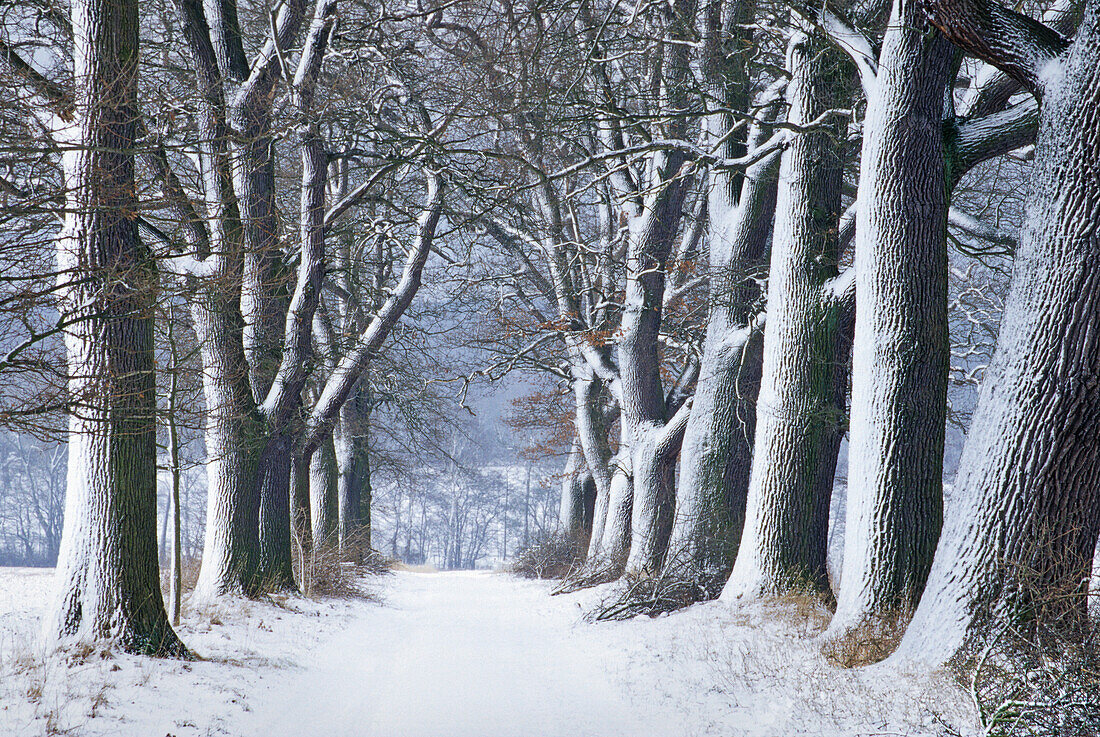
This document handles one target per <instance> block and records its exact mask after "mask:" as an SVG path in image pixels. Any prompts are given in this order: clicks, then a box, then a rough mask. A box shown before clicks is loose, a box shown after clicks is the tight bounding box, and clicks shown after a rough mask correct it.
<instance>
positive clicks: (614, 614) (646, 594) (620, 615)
mask: <svg viewBox="0 0 1100 737" xmlns="http://www.w3.org/2000/svg"><path fill="white" fill-rule="evenodd" d="M622 581H623V583H624V584H625V585H624V587H623V588H621V589H619V590H618V591H617V593H616V595H615V596H613V597H611V598H610V599H608V600H607V601H604V602H603V603H602V604H600V605H599V606H598V607H597V608H596V609H595V610H594V611H592V612H591V613H590V614H589V615H588V618H589V619H590V620H593V621H598V622H602V621H607V620H623V619H633V618H634V617H637V616H640V615H643V614H644V615H646V616H649V617H656V616H658V615H661V614H666V613H669V612H675V611H678V610H680V609H683V608H685V607H689V606H691V605H692V604H695V603H696V602H699V601H704V600H705V599H707V598H709V597H708V596H707V592H706V591H705V589H704V588H703V587H702V586H701V584H700V583H699V582H698V581H695V580H691V579H688V578H681V577H678V576H665V575H660V574H658V575H652V574H649V573H644V572H639V571H627V572H626V573H624V574H623V577H622Z"/></svg>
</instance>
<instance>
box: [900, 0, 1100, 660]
mask: <svg viewBox="0 0 1100 737" xmlns="http://www.w3.org/2000/svg"><path fill="white" fill-rule="evenodd" d="M924 6H925V9H926V10H927V12H928V13H929V15H930V17H931V18H932V21H933V22H934V23H935V24H936V25H937V26H938V27H939V28H941V29H942V30H943V32H944V33H945V34H947V35H948V37H949V38H951V40H952V41H954V42H955V43H957V44H959V45H960V46H962V47H963V48H964V49H965V50H966V51H968V52H970V53H973V54H975V55H977V56H979V57H981V58H983V59H984V60H986V61H988V62H990V63H992V64H995V65H997V66H998V67H999V68H1001V69H1002V70H1003V71H1005V72H1006V73H1008V74H1010V75H1011V76H1013V77H1014V78H1015V79H1016V80H1017V81H1019V82H1020V83H1021V84H1022V85H1024V86H1025V87H1026V88H1028V89H1029V90H1031V91H1033V92H1035V93H1036V94H1037V95H1041V96H1042V98H1043V101H1042V111H1041V117H1040V128H1039V134H1038V139H1037V143H1036V163H1035V173H1034V178H1033V181H1032V185H1031V192H1030V194H1029V196H1028V205H1027V213H1026V216H1025V218H1024V227H1023V230H1022V233H1021V238H1020V244H1019V247H1018V249H1017V251H1016V260H1015V264H1014V269H1013V276H1012V283H1011V287H1010V291H1009V296H1008V299H1007V301H1006V304H1005V310H1004V317H1003V320H1002V323H1001V331H1000V336H999V339H998V342H997V349H996V351H995V353H994V357H993V360H992V363H991V365H990V367H989V369H988V370H987V372H986V376H985V380H984V381H983V383H982V387H981V391H980V394H979V399H978V404H977V407H976V409H975V412H974V417H973V420H972V423H971V426H970V431H969V433H968V435H967V440H966V445H965V448H964V450H963V455H962V459H961V461H960V466H959V475H958V477H957V479H956V482H955V486H954V499H953V503H952V505H951V508H950V510H949V517H948V519H947V521H946V524H945V528H944V533H943V536H942V537H941V540H940V545H939V547H938V549H937V551H936V557H935V563H934V565H933V567H932V572H931V574H930V576H929V580H928V585H927V588H926V590H925V593H924V596H923V597H922V598H921V601H920V605H919V607H918V608H917V611H916V614H915V615H914V618H913V620H912V622H911V624H910V626H909V629H908V630H907V632H906V634H905V637H904V639H903V641H902V644H901V646H900V648H899V651H898V653H897V655H896V657H897V658H898V659H901V660H908V659H915V660H919V661H922V662H925V663H929V664H940V663H943V662H945V661H947V660H949V659H950V658H952V657H954V656H956V655H959V654H960V653H963V652H965V651H966V649H967V647H968V646H969V645H972V644H980V642H981V639H982V638H983V636H987V635H988V634H989V632H990V631H992V630H994V629H995V628H996V626H997V625H998V624H999V622H1000V621H1001V620H1002V618H1004V621H1011V622H1013V623H1014V625H1015V626H1017V627H1020V626H1024V625H1026V622H1027V621H1028V620H1029V619H1034V618H1039V619H1045V620H1046V624H1047V625H1048V626H1055V627H1057V626H1059V625H1066V624H1068V625H1070V626H1076V625H1078V624H1080V618H1081V617H1082V616H1083V615H1084V613H1085V596H1084V588H1085V582H1086V581H1087V578H1088V574H1089V567H1090V565H1091V562H1092V559H1093V554H1094V551H1095V548H1096V540H1097V536H1098V534H1100V494H1098V490H1100V445H1097V443H1096V441H1095V438H1096V437H1097V433H1098V432H1100V425H1098V421H1100V381H1098V377H1097V373H1098V369H1097V367H1098V366H1100V342H1098V336H1100V330H1098V328H1100V325H1098V324H1097V321H1098V319H1100V318H1098V316H1100V262H1098V259H1097V254H1098V253H1100V237H1098V235H1097V215H1096V213H1097V211H1098V208H1100V179H1098V178H1097V177H1096V176H1095V172H1096V168H1097V166H1098V165H1100V138H1098V136H1097V134H1096V131H1097V129H1098V115H1100V112H1098V111H1100V108H1098V106H1097V101H1098V100H1100V3H1098V2H1096V0H1089V2H1087V3H1086V9H1085V16H1084V19H1083V21H1082V23H1081V26H1080V29H1079V31H1078V34H1077V36H1076V38H1075V40H1074V42H1073V44H1072V46H1069V49H1068V52H1067V51H1066V48H1067V42H1066V41H1065V40H1064V39H1063V38H1062V37H1061V36H1060V35H1059V34H1057V33H1055V32H1054V31H1052V30H1051V29H1049V28H1047V27H1045V26H1043V25H1041V24H1039V23H1038V22H1036V21H1034V20H1032V19H1029V18H1025V17H1023V16H1020V15H1018V14H1016V13H1014V12H1012V11H1009V10H1006V9H1004V8H1003V7H1000V6H999V5H996V4H994V3H987V2H980V0H975V1H974V2H968V3H955V2H949V1H944V2H931V1H928V2H925V3H924ZM1067 620H1068V621H1067Z"/></svg>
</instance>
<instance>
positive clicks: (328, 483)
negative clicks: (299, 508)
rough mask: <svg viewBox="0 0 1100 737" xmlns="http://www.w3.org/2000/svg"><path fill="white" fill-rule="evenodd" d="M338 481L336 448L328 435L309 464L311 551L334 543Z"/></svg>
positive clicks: (337, 511) (337, 509) (337, 512)
mask: <svg viewBox="0 0 1100 737" xmlns="http://www.w3.org/2000/svg"><path fill="white" fill-rule="evenodd" d="M338 478H339V472H338V470H337V466H336V446H335V444H334V443H333V440H332V436H331V435H330V436H329V437H328V439H326V440H325V442H323V443H322V444H321V447H320V448H318V449H317V452H315V453H314V454H313V457H312V458H311V459H310V462H309V510H310V524H311V527H312V533H313V547H314V549H315V550H324V549H325V547H327V546H329V545H332V544H333V543H334V542H335V533H336V526H337V519H338V517H339V507H338V506H337V483H338Z"/></svg>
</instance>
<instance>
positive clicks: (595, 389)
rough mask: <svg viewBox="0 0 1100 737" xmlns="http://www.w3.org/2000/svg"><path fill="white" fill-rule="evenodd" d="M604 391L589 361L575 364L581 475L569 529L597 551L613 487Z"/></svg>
mask: <svg viewBox="0 0 1100 737" xmlns="http://www.w3.org/2000/svg"><path fill="white" fill-rule="evenodd" d="M581 360H583V359H581ZM602 395H603V382H601V381H600V380H599V379H597V378H596V377H595V376H594V374H593V372H592V370H591V368H590V367H588V366H587V364H581V365H579V366H578V367H576V368H575V370H574V379H573V401H574V423H575V425H576V429H577V438H576V447H575V450H576V452H577V453H578V459H577V471H578V472H579V475H580V477H581V478H580V479H579V487H577V488H576V489H575V491H576V492H577V493H578V494H579V497H578V499H577V501H576V502H575V503H574V504H575V506H574V508H573V511H572V512H571V514H572V515H573V516H572V517H571V519H572V520H573V522H572V523H571V524H570V526H569V527H568V528H566V529H567V531H568V533H569V534H570V535H574V539H575V540H577V541H578V542H580V543H582V544H583V545H584V546H585V549H586V550H588V551H589V552H590V553H592V552H594V551H593V546H595V548H596V549H598V548H599V545H600V542H599V539H598V536H599V535H602V534H603V529H604V526H605V524H606V521H607V508H608V495H609V494H610V491H611V468H610V463H611V449H610V447H609V445H608V437H607V433H608V428H607V421H606V417H605V413H604V404H603V396H602ZM571 452H572V449H571ZM590 487H591V488H590ZM593 493H594V496H593ZM590 496H592V498H589V497H590ZM578 515H579V516H578ZM563 521H564V520H563ZM597 531H598V533H597Z"/></svg>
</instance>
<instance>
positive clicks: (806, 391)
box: [723, 31, 847, 598]
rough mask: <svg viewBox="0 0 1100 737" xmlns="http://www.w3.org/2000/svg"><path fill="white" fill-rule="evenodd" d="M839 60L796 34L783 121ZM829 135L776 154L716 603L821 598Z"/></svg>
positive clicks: (833, 322)
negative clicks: (743, 449)
mask: <svg viewBox="0 0 1100 737" xmlns="http://www.w3.org/2000/svg"><path fill="white" fill-rule="evenodd" d="M838 62H839V58H838V55H837V54H836V53H835V52H831V51H830V46H829V43H828V42H827V41H826V40H825V39H824V37H823V35H821V34H818V33H815V32H813V31H809V32H807V33H796V34H795V36H794V37H793V38H792V40H791V42H790V44H789V46H788V50H787V66H788V69H789V71H790V73H791V79H790V82H789V83H788V84H787V102H788V112H787V121H788V123H790V124H792V125H794V126H804V125H807V124H809V123H810V122H811V121H814V120H815V119H817V118H818V117H819V116H820V115H821V114H822V113H824V112H825V111H826V110H829V109H830V108H832V107H833V106H834V103H835V102H836V101H837V99H838V97H839V96H840V93H841V92H842V90H843V88H844V86H845V84H844V83H845V81H846V80H845V79H844V71H843V68H842V67H841V65H840V64H839V63H838ZM838 128H839V126H838V125H836V124H835V123H834V124H832V125H829V126H822V127H821V128H820V129H819V130H815V131H813V132H803V133H799V134H796V135H795V136H794V137H793V138H792V140H791V143H790V146H789V147H788V148H787V150H786V151H785V152H784V153H783V156H782V164H781V167H780V171H779V191H778V198H777V202H776V210H775V212H776V217H775V233H774V236H773V238H772V252H771V269H770V271H769V278H768V301H767V315H768V317H767V325H766V326H765V328H764V359H763V369H762V374H761V381H760V392H759V395H758V397H757V403H756V407H757V415H756V440H755V445H754V450H753V459H752V475H751V480H750V483H749V489H748V499H747V510H746V516H745V527H744V534H743V536H742V538H741V545H740V547H739V548H738V551H737V561H736V563H735V564H734V567H733V572H732V573H731V575H730V580H729V582H728V583H727V585H726V588H725V590H724V591H723V596H724V597H726V598H733V597H746V596H748V597H753V596H759V595H763V594H779V593H785V592H787V591H791V590H812V591H816V592H823V593H827V592H828V591H829V582H828V573H827V570H826V551H827V542H828V540H827V538H828V530H829V501H830V499H831V492H832V477H833V471H834V470H835V466H836V454H837V449H838V447H839V441H840V437H841V436H842V433H843V430H842V426H843V421H842V418H843V414H844V408H843V402H844V392H843V389H845V388H846V384H847V381H846V379H847V376H846V372H845V371H844V369H843V368H842V366H843V364H844V363H845V362H846V357H842V356H839V355H837V348H838V346H839V341H838V333H839V330H840V314H839V309H838V308H839V301H838V300H836V299H834V298H833V297H832V293H831V292H830V290H829V289H828V285H829V282H830V280H831V279H833V278H835V277H836V276H837V262H838V257H839V243H838V238H837V233H838V227H837V224H838V221H839V217H840V190H841V174H842V167H843V160H842V159H841V154H840V152H839V151H838V150H837V145H836V140H837V138H839V136H838ZM838 386H839V387H842V390H841V391H840V392H839V393H838V392H837V387H838ZM838 394H839V397H838ZM838 399H839V405H838ZM819 479H825V480H826V481H827V483H825V484H821V483H819Z"/></svg>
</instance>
